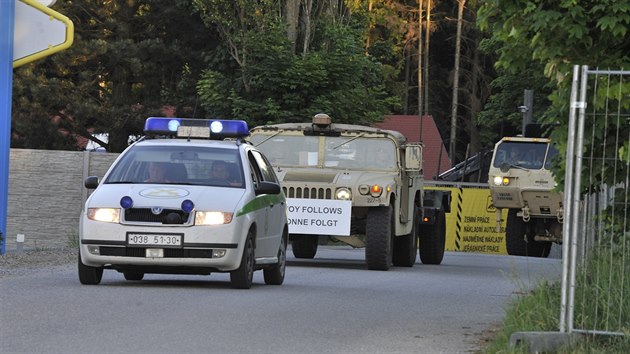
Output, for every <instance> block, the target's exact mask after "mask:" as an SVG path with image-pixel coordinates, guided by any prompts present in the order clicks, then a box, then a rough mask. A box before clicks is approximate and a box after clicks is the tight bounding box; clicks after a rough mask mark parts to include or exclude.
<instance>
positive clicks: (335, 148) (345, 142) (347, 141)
mask: <svg viewBox="0 0 630 354" xmlns="http://www.w3.org/2000/svg"><path fill="white" fill-rule="evenodd" d="M364 135H365V133H361V134H359V135H357V136H355V137H354V138H352V139H349V140H346V141H344V142H343V143H341V144H339V145H337V146H333V148H332V149H331V150H337V149H338V148H339V147H341V146H343V145H346V144H347V143H349V142H351V141H354V140H357V139H359V138H360V137H362V136H364Z"/></svg>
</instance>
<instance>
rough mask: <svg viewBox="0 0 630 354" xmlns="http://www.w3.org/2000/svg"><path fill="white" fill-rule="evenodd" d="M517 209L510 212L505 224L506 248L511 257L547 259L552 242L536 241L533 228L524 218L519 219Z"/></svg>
mask: <svg viewBox="0 0 630 354" xmlns="http://www.w3.org/2000/svg"><path fill="white" fill-rule="evenodd" d="M517 212H518V210H517V209H510V210H508V216H507V220H506V222H505V247H506V249H507V253H508V254H509V255H511V256H529V257H547V256H549V252H550V251H551V242H538V241H536V240H534V236H535V232H534V231H533V229H534V228H533V227H528V225H527V223H525V221H523V219H522V218H520V217H518V216H517V215H516V213H517Z"/></svg>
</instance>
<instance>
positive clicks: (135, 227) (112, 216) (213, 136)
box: [78, 117, 288, 289]
mask: <svg viewBox="0 0 630 354" xmlns="http://www.w3.org/2000/svg"><path fill="white" fill-rule="evenodd" d="M248 132H249V130H248V128H247V124H246V123H245V122H244V121H238V120H225V121H221V120H206V119H185V118H155V117H152V118H148V119H147V121H146V123H145V134H146V136H145V137H144V138H142V139H141V140H140V141H138V142H136V143H134V144H132V145H131V146H129V147H128V148H127V149H126V150H125V151H124V152H123V153H122V154H121V155H120V156H119V157H118V158H117V159H116V161H114V163H113V164H112V166H111V167H110V169H109V170H108V171H107V173H106V174H105V176H104V177H103V181H102V182H101V183H100V184H99V180H98V177H88V178H87V179H86V180H85V187H86V188H89V189H92V188H96V189H95V190H94V192H93V193H92V194H91V195H90V197H89V198H88V199H87V201H86V203H85V206H84V208H83V210H82V212H81V221H80V235H79V241H80V245H79V248H80V251H79V262H78V268H79V269H78V270H79V280H80V281H81V283H82V284H99V283H100V282H101V279H102V276H103V269H115V270H117V271H119V272H122V273H123V274H124V276H125V279H127V280H142V278H143V277H144V274H145V273H166V274H210V273H212V272H229V273H230V281H231V285H232V287H234V288H244V289H247V288H250V287H251V285H252V278H253V273H254V271H255V270H259V269H262V270H263V273H264V280H265V283H267V284H274V285H280V284H282V282H283V281H284V273H285V264H286V247H287V237H288V226H287V214H286V202H285V197H284V194H283V193H282V191H281V189H280V185H279V184H278V180H277V177H276V175H275V173H274V171H273V169H272V167H271V165H270V164H269V162H268V161H267V159H266V158H265V157H264V156H263V154H262V153H261V152H259V151H258V150H257V149H256V148H254V147H253V146H252V145H250V144H249V143H247V142H246V141H244V140H243V137H245V136H247V134H248ZM225 138H232V139H225ZM213 173H215V174H216V175H213Z"/></svg>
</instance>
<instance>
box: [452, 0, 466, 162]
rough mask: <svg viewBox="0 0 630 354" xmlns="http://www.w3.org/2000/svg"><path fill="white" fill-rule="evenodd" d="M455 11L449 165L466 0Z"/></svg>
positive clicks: (454, 156) (455, 132)
mask: <svg viewBox="0 0 630 354" xmlns="http://www.w3.org/2000/svg"><path fill="white" fill-rule="evenodd" d="M458 3H459V4H458V9H457V36H456V38H455V65H454V68H453V101H452V104H451V141H450V149H449V155H450V157H451V164H452V165H455V164H456V163H457V161H456V141H457V140H456V136H457V105H458V100H457V99H458V98H457V94H458V93H459V59H460V55H461V54H460V53H461V43H462V22H463V17H464V5H465V3H466V0H458Z"/></svg>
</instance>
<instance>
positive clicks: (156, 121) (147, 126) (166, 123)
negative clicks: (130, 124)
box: [144, 117, 181, 135]
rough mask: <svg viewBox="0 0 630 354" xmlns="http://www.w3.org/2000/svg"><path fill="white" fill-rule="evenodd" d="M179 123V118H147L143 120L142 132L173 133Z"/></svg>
mask: <svg viewBox="0 0 630 354" xmlns="http://www.w3.org/2000/svg"><path fill="white" fill-rule="evenodd" d="M180 125H181V119H179V118H160V117H151V118H147V120H146V121H145V122H144V132H145V133H147V134H168V135H174V134H175V133H176V132H177V127H179V126H180Z"/></svg>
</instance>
